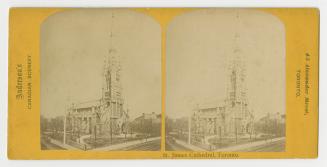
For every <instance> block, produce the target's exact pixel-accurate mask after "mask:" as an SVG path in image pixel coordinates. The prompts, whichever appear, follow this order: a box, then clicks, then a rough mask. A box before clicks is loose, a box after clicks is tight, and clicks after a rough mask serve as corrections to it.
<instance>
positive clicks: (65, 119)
mask: <svg viewBox="0 0 327 167" xmlns="http://www.w3.org/2000/svg"><path fill="white" fill-rule="evenodd" d="M66 121H67V115H66V114H65V118H64V141H63V143H64V144H66Z"/></svg>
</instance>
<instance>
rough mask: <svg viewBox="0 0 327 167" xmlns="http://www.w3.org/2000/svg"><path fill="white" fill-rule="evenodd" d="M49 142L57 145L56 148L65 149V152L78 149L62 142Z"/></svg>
mask: <svg viewBox="0 0 327 167" xmlns="http://www.w3.org/2000/svg"><path fill="white" fill-rule="evenodd" d="M50 142H51V143H53V144H55V145H58V146H60V147H62V148H64V149H66V150H79V149H78V148H75V147H73V146H70V145H68V144H64V143H62V142H60V141H58V140H54V139H51V140H50Z"/></svg>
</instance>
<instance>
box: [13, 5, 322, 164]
mask: <svg viewBox="0 0 327 167" xmlns="http://www.w3.org/2000/svg"><path fill="white" fill-rule="evenodd" d="M9 25H10V27H9V88H8V89H9V111H8V112H9V118H8V119H9V125H8V157H9V158H10V159H243V158H316V157H317V156H318V152H317V148H318V64H319V62H318V60H319V53H318V46H319V43H318V41H319V40H318V39H319V11H318V10H317V9H313V8H292V9H289V8H269V9H268V8H147V9H145V8H128V9H127V8H126V9H124V8H12V9H11V10H10V23H9Z"/></svg>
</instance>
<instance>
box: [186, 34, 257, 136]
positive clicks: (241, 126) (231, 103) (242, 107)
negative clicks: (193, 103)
mask: <svg viewBox="0 0 327 167" xmlns="http://www.w3.org/2000/svg"><path fill="white" fill-rule="evenodd" d="M238 38H239V35H238V34H236V36H235V42H236V48H235V49H234V50H233V54H234V55H233V56H232V58H231V61H230V66H229V69H228V71H229V72H228V73H229V75H228V87H227V97H226V98H225V100H224V101H223V102H222V103H220V104H210V105H198V106H197V107H196V108H195V111H194V112H193V115H192V116H191V133H192V135H195V136H196V135H200V136H210V135H220V136H225V137H227V136H235V135H238V134H241V135H242V134H251V133H253V127H254V126H253V121H254V115H253V112H252V111H251V110H250V109H249V103H248V100H247V89H246V86H245V68H244V64H243V62H242V59H241V50H240V49H239V48H238V47H237V46H238V45H237V42H238V40H239V39H238Z"/></svg>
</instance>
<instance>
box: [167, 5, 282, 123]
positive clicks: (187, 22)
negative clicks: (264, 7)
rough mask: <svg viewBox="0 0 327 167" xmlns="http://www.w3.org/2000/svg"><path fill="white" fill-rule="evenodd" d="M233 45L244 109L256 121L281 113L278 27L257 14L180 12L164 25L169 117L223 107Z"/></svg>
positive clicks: (241, 11) (267, 16) (277, 22)
mask: <svg viewBox="0 0 327 167" xmlns="http://www.w3.org/2000/svg"><path fill="white" fill-rule="evenodd" d="M237 13H238V14H237ZM237 15H238V16H239V19H236V18H237ZM236 34H239V40H238V42H237V43H238V44H236V42H235V38H234V37H235V35H236ZM236 45H238V46H236ZM235 47H239V49H240V50H241V59H242V60H243V62H244V65H245V70H246V78H245V82H246V88H247V89H248V91H247V97H248V101H249V109H250V110H253V111H254V114H255V119H258V118H260V117H262V116H264V115H265V114H267V113H275V112H279V113H285V30H284V25H283V23H282V22H281V21H280V20H279V19H278V18H276V17H275V16H273V15H270V14H268V13H265V12H261V11H257V10H250V9H203V10H197V11H192V12H188V13H185V14H181V15H179V16H177V17H175V18H174V19H173V20H172V22H171V23H170V24H169V25H168V30H167V55H166V64H167V67H166V68H167V96H166V113H167V115H168V116H170V117H173V118H178V117H183V116H189V115H190V114H191V113H192V110H193V109H194V108H195V107H196V105H197V104H200V105H201V104H217V105H223V101H224V99H225V98H226V94H227V91H226V90H227V85H228V81H227V79H228V78H227V76H228V72H227V67H228V64H229V59H230V58H231V56H233V50H234V49H235Z"/></svg>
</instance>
